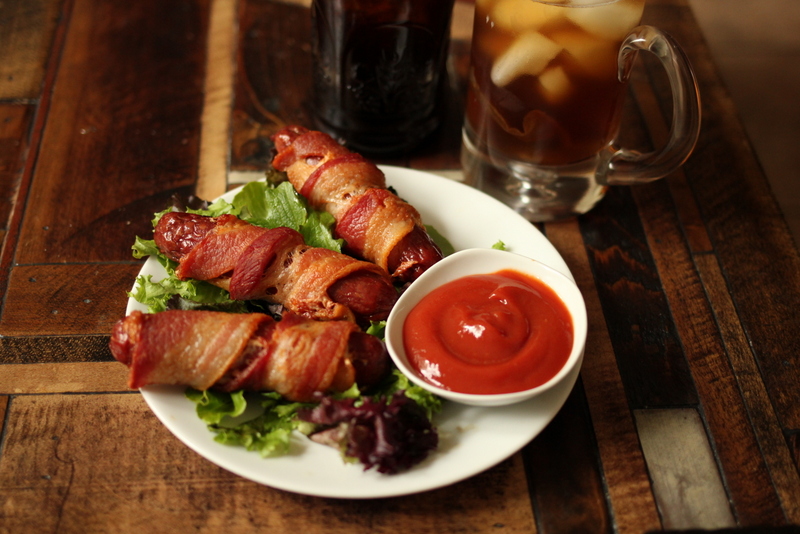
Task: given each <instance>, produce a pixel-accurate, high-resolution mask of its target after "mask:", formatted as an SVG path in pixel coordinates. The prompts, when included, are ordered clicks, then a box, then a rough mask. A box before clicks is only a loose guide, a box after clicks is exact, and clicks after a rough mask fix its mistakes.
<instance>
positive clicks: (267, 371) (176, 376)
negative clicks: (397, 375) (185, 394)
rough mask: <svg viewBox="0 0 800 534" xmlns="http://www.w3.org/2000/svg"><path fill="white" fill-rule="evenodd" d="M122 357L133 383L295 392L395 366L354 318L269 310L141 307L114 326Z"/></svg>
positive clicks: (368, 380) (307, 394)
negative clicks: (275, 314)
mask: <svg viewBox="0 0 800 534" xmlns="http://www.w3.org/2000/svg"><path fill="white" fill-rule="evenodd" d="M110 347H111V352H112V354H113V355H114V357H115V358H116V359H117V360H118V361H120V362H122V363H124V364H125V365H127V366H128V367H129V368H130V375H129V380H128V386H129V387H130V388H132V389H136V388H140V387H144V386H148V385H182V386H190V387H193V388H195V389H199V390H205V389H209V388H215V389H221V390H223V391H237V390H241V389H244V390H247V391H277V392H278V393H280V394H281V395H283V396H284V397H286V398H287V399H289V400H294V401H309V400H311V399H312V398H313V397H314V395H315V394H316V393H328V392H338V391H344V390H346V389H348V388H350V387H351V386H352V385H353V383H355V382H356V381H357V383H358V384H359V386H361V387H367V386H370V385H373V384H375V383H377V381H378V380H379V379H380V378H382V376H383V373H384V372H385V370H386V369H387V368H388V363H387V361H388V358H387V356H386V352H385V349H384V348H383V344H382V343H381V342H380V341H379V340H378V339H377V338H375V337H374V336H370V335H368V334H364V333H362V332H360V331H359V330H358V327H357V326H356V325H355V324H353V323H350V322H347V321H313V320H309V319H304V318H302V317H300V316H298V315H296V314H293V313H291V312H288V313H286V314H285V315H284V317H283V319H282V320H280V321H275V320H273V319H272V318H271V317H270V316H268V315H263V314H257V313H252V314H232V313H224V312H212V311H185V310H169V311H165V312H161V313H157V314H144V313H142V312H139V311H134V312H133V313H131V314H130V315H129V316H128V317H126V318H124V319H122V320H120V321H118V322H117V324H116V325H115V326H114V330H113V333H112V336H111V341H110Z"/></svg>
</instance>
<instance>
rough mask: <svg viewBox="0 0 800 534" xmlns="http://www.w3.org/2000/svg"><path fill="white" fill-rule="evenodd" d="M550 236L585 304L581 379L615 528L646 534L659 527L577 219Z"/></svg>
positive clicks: (552, 226) (554, 226)
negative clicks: (586, 318)
mask: <svg viewBox="0 0 800 534" xmlns="http://www.w3.org/2000/svg"><path fill="white" fill-rule="evenodd" d="M545 229H546V234H547V238H548V239H549V240H550V241H551V242H552V243H553V245H554V246H555V247H556V249H557V250H558V252H559V253H560V254H561V256H562V257H563V258H564V260H565V261H566V263H567V266H568V267H569V269H570V271H571V272H572V274H573V276H574V278H575V281H576V283H577V284H578V287H579V288H580V290H581V293H582V294H583V297H584V300H585V301H586V309H587V314H588V322H589V331H588V336H587V339H586V351H585V355H584V362H583V368H582V370H581V380H582V381H583V385H584V388H585V391H586V398H587V401H588V405H589V411H590V414H591V417H592V426H593V428H594V434H595V439H596V440H597V449H598V453H599V455H600V462H601V468H602V472H603V474H604V479H605V484H606V492H607V494H608V499H609V501H610V503H609V504H610V510H611V515H612V517H613V518H614V528H615V529H616V532H620V533H641V532H646V531H648V530H655V529H658V528H660V526H661V524H660V521H659V518H658V512H657V510H656V505H655V500H654V498H653V494H652V492H651V488H650V483H649V479H648V474H647V468H646V466H645V463H644V457H643V456H642V451H641V448H640V446H639V438H638V435H637V434H636V428H635V425H634V422H633V414H632V413H631V408H630V407H629V405H628V399H627V398H626V391H625V388H624V387H623V381H622V377H621V376H620V369H619V367H618V366H617V360H616V359H615V356H614V348H613V347H612V344H611V339H610V337H609V335H610V331H609V329H608V327H607V323H606V320H605V318H604V313H603V308H602V305H601V301H600V299H601V296H600V291H599V289H598V287H597V286H596V285H595V281H594V279H593V274H592V270H591V267H590V265H591V264H590V261H589V256H588V252H587V248H586V247H587V245H584V242H583V240H582V239H581V237H580V233H581V231H580V225H579V223H578V221H576V220H572V221H566V222H560V223H548V224H546V225H545Z"/></svg>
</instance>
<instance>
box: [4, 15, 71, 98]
mask: <svg viewBox="0 0 800 534" xmlns="http://www.w3.org/2000/svg"><path fill="white" fill-rule="evenodd" d="M64 3H65V2H64V1H62V0H5V1H4V2H3V3H2V5H0V58H3V61H0V80H2V82H3V83H1V84H0V100H21V101H29V100H35V99H37V98H39V95H40V94H41V90H42V82H43V80H44V76H45V71H46V69H47V65H48V63H49V58H50V52H51V47H52V46H53V41H54V38H55V31H56V27H57V25H58V22H59V17H60V16H61V8H62V4H64Z"/></svg>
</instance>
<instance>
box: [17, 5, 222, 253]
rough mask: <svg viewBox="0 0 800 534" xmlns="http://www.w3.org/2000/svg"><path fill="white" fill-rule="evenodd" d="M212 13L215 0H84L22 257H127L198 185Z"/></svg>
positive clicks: (76, 15) (50, 121) (72, 31)
mask: <svg viewBox="0 0 800 534" xmlns="http://www.w3.org/2000/svg"><path fill="white" fill-rule="evenodd" d="M207 19H208V4H207V2H192V3H178V2H166V3H165V2H159V1H157V0H148V1H143V2H133V3H116V2H105V3H98V2H92V1H90V0H76V1H75V6H74V9H73V12H72V14H71V19H70V27H69V31H68V33H67V35H66V41H65V45H64V51H63V54H62V56H61V63H60V65H59V70H58V78H57V80H56V81H55V85H54V89H53V95H52V105H51V107H50V111H49V114H48V117H47V124H46V127H45V130H44V133H43V139H42V145H41V151H40V157H39V160H38V162H37V167H36V174H35V176H34V177H33V181H32V184H31V192H30V197H29V198H30V201H29V202H28V206H29V210H28V212H27V213H26V214H25V220H24V222H23V225H22V231H21V237H20V241H21V242H24V243H25V244H26V246H25V247H20V250H19V256H18V258H17V259H18V262H19V263H39V262H48V263H59V262H69V261H120V260H123V261H124V260H127V259H128V258H129V254H130V244H131V243H132V242H133V238H134V236H135V235H137V234H138V235H145V234H146V233H147V232H149V231H150V230H151V227H150V222H149V219H150V218H151V217H152V214H153V212H155V211H158V210H161V209H163V208H164V206H165V205H167V202H168V200H169V198H170V196H171V195H172V194H173V193H175V192H182V193H188V192H189V191H191V187H192V185H193V184H194V182H195V179H196V176H197V159H198V156H197V154H198V150H199V133H200V115H201V111H202V104H203V82H204V76H203V75H204V68H205V51H206V47H205V44H206V43H205V36H206V30H207ZM165 77H170V78H172V79H180V80H181V83H173V84H166V83H163V80H164V78H165ZM98 235H113V236H115V239H113V240H108V241H107V244H106V246H103V247H97V246H96V242H97V236H98Z"/></svg>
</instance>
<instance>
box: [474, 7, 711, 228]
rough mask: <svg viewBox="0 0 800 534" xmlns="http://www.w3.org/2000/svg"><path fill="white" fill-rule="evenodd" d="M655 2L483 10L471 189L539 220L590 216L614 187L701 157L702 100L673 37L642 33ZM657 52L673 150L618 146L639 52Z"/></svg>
mask: <svg viewBox="0 0 800 534" xmlns="http://www.w3.org/2000/svg"><path fill="white" fill-rule="evenodd" d="M644 3H645V0H476V3H475V22H474V30H473V38H472V64H471V68H470V76H469V87H468V94H467V103H466V110H465V120H464V127H463V132H462V149H461V163H462V166H463V169H464V175H465V181H466V183H468V184H470V185H472V186H475V187H477V188H478V189H481V190H483V191H485V192H486V193H488V194H490V195H492V196H494V197H496V198H498V199H499V200H501V201H503V202H504V203H506V204H507V205H509V206H511V207H512V208H513V209H514V210H516V211H517V212H519V213H520V214H522V215H523V216H524V217H525V218H527V219H528V220H530V221H549V220H557V219H562V218H567V217H571V216H575V215H580V214H582V213H585V212H587V211H589V210H590V209H591V208H592V207H593V206H594V205H595V204H596V203H597V202H598V201H599V200H600V199H601V198H602V197H603V195H604V194H605V191H606V189H607V187H608V186H609V185H630V184H635V183H643V182H649V181H652V180H656V179H658V178H662V177H664V176H666V175H667V174H669V173H671V172H672V171H674V170H675V169H677V168H678V167H679V166H680V165H682V164H683V162H684V161H686V159H687V158H688V157H689V155H690V154H691V152H692V150H693V148H694V145H695V143H696V141H697V136H698V134H699V130H700V99H699V95H698V91H697V84H696V82H695V79H694V74H693V73H692V70H691V66H690V65H689V62H688V60H687V58H686V56H685V54H684V52H683V51H682V50H681V49H680V47H679V46H678V45H677V44H676V43H675V42H674V41H673V39H672V38H671V37H669V36H668V35H666V34H664V33H663V32H661V31H659V30H658V29H656V28H653V27H651V26H638V24H639V22H640V19H641V16H642V11H643V9H644ZM639 50H647V51H649V52H652V53H654V54H655V55H656V56H657V57H658V58H659V59H660V60H661V63H662V64H663V66H664V68H665V69H666V71H667V75H668V77H669V80H670V84H671V87H672V94H673V117H672V127H671V132H670V138H669V140H668V141H667V143H666V145H665V146H664V147H663V148H661V149H659V150H656V151H655V152H652V153H648V154H640V153H638V152H635V151H632V150H627V149H624V148H618V147H616V146H615V145H614V139H615V138H616V136H617V133H618V130H619V125H620V119H621V115H622V104H623V99H624V97H625V92H626V90H627V80H628V78H629V75H630V71H631V68H632V66H633V62H634V59H635V57H636V52H637V51H639Z"/></svg>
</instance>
